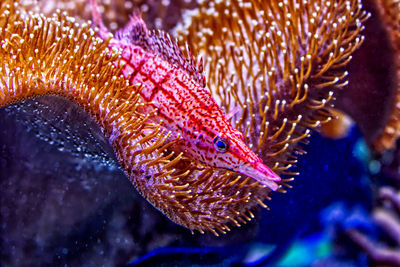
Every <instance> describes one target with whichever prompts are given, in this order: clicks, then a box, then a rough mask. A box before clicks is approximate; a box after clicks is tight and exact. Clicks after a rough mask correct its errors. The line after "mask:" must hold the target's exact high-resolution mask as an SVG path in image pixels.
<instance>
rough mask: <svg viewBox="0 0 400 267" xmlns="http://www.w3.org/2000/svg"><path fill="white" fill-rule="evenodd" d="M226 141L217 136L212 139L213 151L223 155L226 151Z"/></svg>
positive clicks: (227, 145)
mask: <svg viewBox="0 0 400 267" xmlns="http://www.w3.org/2000/svg"><path fill="white" fill-rule="evenodd" d="M228 147H229V144H228V141H227V140H225V139H224V138H222V137H220V136H217V137H215V138H214V148H215V150H217V151H218V152H220V153H225V152H226V151H228Z"/></svg>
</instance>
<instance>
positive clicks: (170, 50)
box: [90, 0, 280, 191]
mask: <svg viewBox="0 0 400 267" xmlns="http://www.w3.org/2000/svg"><path fill="white" fill-rule="evenodd" d="M90 2H91V5H92V16H93V22H94V25H95V26H97V27H98V28H99V31H98V34H99V36H100V38H102V39H109V38H110V36H112V37H111V40H110V46H111V48H112V49H117V50H120V51H121V59H120V60H121V61H122V62H121V63H122V64H123V68H122V72H123V75H124V76H125V78H126V79H128V80H129V81H130V82H131V83H132V84H141V85H142V87H143V89H142V90H141V93H140V94H141V97H142V98H143V99H144V101H146V102H149V103H151V105H152V106H153V108H154V110H155V114H156V115H155V119H156V120H158V121H159V122H162V126H163V127H165V128H166V129H168V130H169V131H171V132H172V133H174V134H176V136H178V135H179V136H180V138H181V141H180V142H179V144H178V146H177V147H175V148H174V149H177V150H179V151H180V152H184V153H185V155H186V156H187V157H189V158H191V159H193V160H196V161H199V162H201V163H203V164H206V165H209V166H213V167H218V168H225V169H228V170H233V171H235V172H239V173H241V174H244V175H247V176H249V177H251V178H253V179H255V180H257V181H258V182H259V183H261V184H263V185H265V186H267V187H269V188H270V189H272V190H274V191H275V190H277V189H278V184H277V183H276V182H277V181H280V177H279V176H278V175H277V174H275V173H274V172H273V171H272V170H271V169H270V168H268V167H267V166H265V165H264V164H263V163H262V160H261V159H260V158H259V157H258V156H257V155H256V154H255V153H254V152H253V151H252V150H251V149H250V148H249V147H248V146H247V145H246V144H245V140H244V136H243V134H242V133H241V132H239V131H237V130H236V129H234V128H233V126H232V125H231V124H230V122H229V121H228V119H227V118H226V117H225V115H224V113H223V111H222V110H221V108H220V107H219V106H218V104H217V103H216V102H215V100H214V99H213V98H212V96H211V94H210V92H209V91H208V90H207V88H206V82H205V77H204V76H203V75H202V72H203V71H202V61H199V63H200V64H195V63H194V60H193V56H192V57H191V58H188V57H187V56H185V55H184V53H183V51H182V50H181V49H180V48H179V46H178V44H177V42H175V41H172V40H171V38H170V37H169V35H168V34H167V33H165V32H162V31H150V30H148V29H147V26H146V24H145V22H144V21H143V20H142V18H141V15H140V12H138V11H135V12H134V13H133V15H132V16H131V18H130V21H129V23H128V24H127V25H126V26H125V27H124V28H123V29H121V30H119V31H117V32H116V33H115V35H114V36H113V35H112V34H111V33H110V32H109V31H108V30H107V28H106V27H105V26H104V24H103V21H102V18H101V15H100V12H99V8H98V6H97V3H96V0H90Z"/></svg>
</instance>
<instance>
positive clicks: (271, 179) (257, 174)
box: [239, 161, 281, 191]
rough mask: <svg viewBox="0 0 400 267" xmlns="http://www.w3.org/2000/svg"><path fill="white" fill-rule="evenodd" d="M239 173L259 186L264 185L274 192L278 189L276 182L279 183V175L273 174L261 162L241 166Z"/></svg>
mask: <svg viewBox="0 0 400 267" xmlns="http://www.w3.org/2000/svg"><path fill="white" fill-rule="evenodd" d="M239 172H240V173H242V174H244V175H247V176H249V177H251V178H253V179H254V180H256V181H258V182H259V183H260V184H262V185H265V186H266V187H268V188H270V189H271V190H273V191H276V190H277V189H278V187H279V185H278V184H277V183H276V182H279V181H280V180H281V178H280V177H279V175H277V174H276V173H274V172H273V171H272V170H271V169H270V168H268V167H267V166H265V165H264V164H263V163H262V162H261V161H258V162H255V163H253V164H246V165H244V166H241V167H240V170H239Z"/></svg>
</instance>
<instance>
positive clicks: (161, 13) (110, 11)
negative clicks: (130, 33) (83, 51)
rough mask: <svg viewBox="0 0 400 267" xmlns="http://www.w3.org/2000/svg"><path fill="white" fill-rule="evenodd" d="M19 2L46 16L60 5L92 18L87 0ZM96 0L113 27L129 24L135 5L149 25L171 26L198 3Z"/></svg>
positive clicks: (184, 0)
mask: <svg viewBox="0 0 400 267" xmlns="http://www.w3.org/2000/svg"><path fill="white" fill-rule="evenodd" d="M20 2H21V4H23V5H24V6H25V7H26V8H29V9H30V10H35V11H36V12H41V13H43V14H44V15H46V16H50V15H52V14H53V13H54V12H56V10H57V9H60V10H62V11H65V12H67V14H68V15H69V16H72V17H74V18H76V19H79V20H80V21H81V22H85V21H88V20H91V19H92V10H91V6H90V5H88V2H89V1H88V0H74V1H69V0H34V1H32V0H21V1H20ZM97 2H98V4H99V6H100V9H101V11H102V13H103V16H104V23H105V25H106V27H107V28H108V29H110V30H112V31H115V30H117V29H119V28H121V27H122V26H124V25H126V24H127V23H128V22H129V16H130V15H132V10H133V9H135V8H137V9H139V10H140V11H141V13H142V15H143V18H144V20H145V21H146V24H147V25H148V26H149V28H157V29H163V30H169V29H171V28H172V27H174V26H175V25H176V23H177V22H178V21H179V20H180V19H181V17H182V12H183V10H184V9H186V8H193V7H195V6H196V1H195V0H170V1H155V0H114V1H106V0H98V1H97Z"/></svg>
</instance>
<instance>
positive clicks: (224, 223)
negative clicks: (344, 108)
mask: <svg viewBox="0 0 400 267" xmlns="http://www.w3.org/2000/svg"><path fill="white" fill-rule="evenodd" d="M190 13H191V15H190V18H189V17H187V18H186V19H187V21H190V22H191V23H190V24H188V26H187V27H186V28H182V29H183V30H181V31H177V34H178V35H179V39H180V40H181V41H185V40H187V41H188V42H189V45H190V46H191V47H192V50H193V51H195V52H196V53H200V54H203V56H204V58H205V70H206V73H207V78H208V84H209V88H211V92H212V94H213V95H214V96H215V97H216V99H217V101H218V102H219V103H220V105H221V106H222V107H223V108H224V109H225V110H226V111H231V110H237V109H238V110H239V111H238V112H236V114H235V115H233V117H232V118H233V120H232V123H233V124H235V127H236V128H237V129H239V130H241V131H242V132H243V133H244V136H245V138H246V141H247V143H249V144H250V147H252V148H253V150H254V151H255V152H256V153H258V154H259V155H260V156H261V157H262V159H263V161H264V162H265V163H266V164H267V165H268V166H271V167H272V169H273V170H274V171H275V172H276V173H278V174H281V175H285V177H287V178H284V179H282V181H281V182H280V185H281V187H280V188H279V189H278V191H280V192H285V189H284V187H285V186H287V187H290V185H289V184H288V182H290V181H291V180H292V179H293V178H292V176H293V175H295V174H296V173H295V172H293V171H291V170H290V168H291V167H292V166H294V165H295V164H296V157H297V155H299V154H302V153H303V152H304V151H303V150H302V149H301V147H300V146H299V143H300V142H302V143H304V142H306V138H307V136H308V135H309V134H310V130H311V129H313V128H316V127H318V126H319V125H320V124H321V123H324V122H325V121H329V120H330V119H331V115H330V113H329V112H328V110H327V109H326V107H328V106H329V105H330V103H331V100H332V99H333V97H334V91H335V90H337V89H339V88H343V87H344V86H345V85H346V76H347V72H346V70H345V66H346V64H347V63H348V62H349V61H350V60H351V54H352V53H353V52H354V51H355V50H356V49H357V48H358V47H359V46H360V45H361V43H362V41H363V37H362V36H361V31H362V29H363V26H362V22H363V21H364V20H365V19H366V18H367V17H368V15H367V14H366V13H365V12H363V11H362V5H361V2H360V1H356V0H353V1H336V2H331V1H307V2H305V1H284V2H274V1H272V2H265V1H228V2H222V1H216V2H214V1H202V2H201V3H199V8H198V9H197V10H196V11H191V12H190ZM0 27H1V31H0V34H1V36H0V37H1V50H0V56H1V62H2V63H1V79H0V82H1V83H0V88H1V91H0V99H1V102H0V106H4V105H7V104H10V103H13V102H16V101H20V100H22V99H25V98H29V97H34V96H39V95H43V94H60V95H63V96H65V97H68V98H70V99H73V100H74V101H75V102H77V103H80V104H81V105H82V106H83V108H85V109H86V110H87V111H88V112H89V113H90V114H92V116H93V117H94V118H95V120H96V121H97V122H98V123H99V125H100V126H101V127H102V128H103V129H104V133H105V135H106V136H108V138H109V140H110V142H111V143H112V145H113V147H114V150H115V153H116V154H117V157H118V159H119V162H120V164H121V166H122V168H123V169H124V170H125V173H126V174H127V176H128V177H129V178H130V180H131V181H132V183H133V184H134V185H135V187H136V188H137V189H138V191H139V192H140V193H141V194H142V195H143V196H144V197H145V198H146V199H147V200H148V201H149V202H150V203H152V204H153V205H154V206H155V207H156V208H158V209H159V210H161V211H162V212H163V213H164V214H165V215H167V216H168V217H169V218H170V219H172V220H173V221H174V222H176V223H178V224H180V225H183V226H185V227H187V228H189V229H191V230H198V231H200V232H204V231H205V230H209V231H211V232H213V233H214V234H216V235H217V234H218V233H225V232H226V231H229V230H230V227H229V226H228V224H229V223H230V224H231V225H234V226H240V225H241V224H243V223H246V222H247V221H250V220H251V219H252V218H253V217H254V215H253V213H252V210H253V209H254V208H255V207H257V206H258V205H260V206H262V207H267V206H266V204H265V203H264V201H265V200H266V199H269V198H270V190H269V189H267V188H265V187H264V186H262V185H261V184H259V183H258V182H257V181H254V180H252V179H251V178H249V177H245V176H243V175H240V174H237V173H234V172H232V171H227V170H224V169H219V168H214V167H211V166H206V165H202V164H199V163H197V162H193V161H192V160H190V159H189V158H187V157H185V155H178V156H177V155H176V154H174V153H172V152H171V151H170V150H169V149H168V148H169V146H171V145H173V143H174V141H172V142H169V141H167V140H168V134H167V133H166V132H165V131H163V130H162V128H161V127H159V125H157V124H154V123H152V122H151V121H150V120H149V119H151V116H152V114H151V113H149V114H143V113H141V112H139V107H143V105H146V103H144V102H141V101H140V100H139V98H138V90H140V86H133V88H132V85H129V84H126V81H125V80H124V79H123V78H122V77H121V75H120V72H119V71H120V69H118V68H116V67H115V66H113V62H116V61H118V59H119V58H118V57H119V56H118V55H117V54H115V55H111V56H110V51H109V50H108V49H107V41H105V42H103V41H101V40H98V39H97V38H96V37H95V36H96V35H95V32H94V31H92V30H91V29H90V25H89V24H83V25H78V24H76V22H75V21H74V19H72V18H70V17H67V16H66V15H62V14H58V15H56V17H52V18H47V17H45V16H43V15H38V14H34V13H27V12H25V11H24V10H23V9H21V8H19V7H18V3H16V2H13V1H4V2H3V3H2V4H1V7H0ZM128 92H131V93H128ZM111 107H117V108H111Z"/></svg>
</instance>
